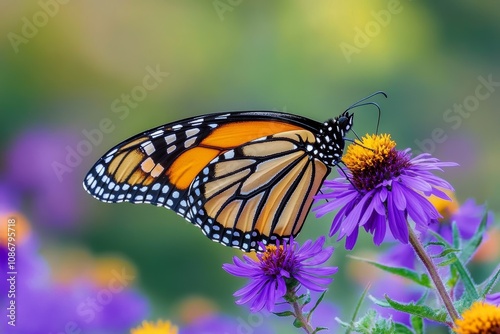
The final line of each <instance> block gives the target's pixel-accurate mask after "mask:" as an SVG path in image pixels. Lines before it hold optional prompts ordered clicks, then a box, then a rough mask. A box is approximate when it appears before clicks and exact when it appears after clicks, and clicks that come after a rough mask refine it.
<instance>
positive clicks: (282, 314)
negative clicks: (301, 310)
mask: <svg viewBox="0 0 500 334" xmlns="http://www.w3.org/2000/svg"><path fill="white" fill-rule="evenodd" d="M273 313H274V314H275V315H277V316H278V317H289V316H292V315H293V316H295V313H293V312H292V311H283V312H273Z"/></svg>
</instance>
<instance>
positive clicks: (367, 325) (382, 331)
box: [340, 309, 413, 334]
mask: <svg viewBox="0 0 500 334" xmlns="http://www.w3.org/2000/svg"><path fill="white" fill-rule="evenodd" d="M340 323H341V324H342V326H344V327H349V328H351V329H352V330H353V331H355V332H356V333H362V334H413V332H412V331H411V330H410V329H409V328H408V327H406V326H405V325H403V324H399V323H396V322H394V321H393V320H392V319H390V318H389V319H386V318H383V317H382V316H380V315H379V314H378V313H377V312H375V310H373V309H371V310H368V312H366V314H365V315H364V316H363V317H362V318H361V319H359V320H358V321H356V322H355V323H353V324H346V323H342V322H340Z"/></svg>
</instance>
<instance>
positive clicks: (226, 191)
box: [183, 130, 330, 251]
mask: <svg viewBox="0 0 500 334" xmlns="http://www.w3.org/2000/svg"><path fill="white" fill-rule="evenodd" d="M314 141H315V137H314V135H313V134H312V133H311V132H310V131H308V130H291V131H286V132H281V133H277V134H273V135H269V136H265V137H261V138H258V139H255V140H253V141H250V142H248V143H245V144H242V145H240V146H238V147H237V148H235V149H232V150H229V151H227V152H225V153H224V154H221V155H219V156H217V157H216V158H215V159H213V160H212V161H211V162H210V163H209V164H208V165H207V166H206V168H204V169H203V170H202V171H201V172H200V174H199V175H198V176H197V177H196V178H195V179H194V181H193V184H192V186H191V188H190V190H189V192H188V193H187V194H186V200H185V201H184V203H183V204H185V205H186V210H187V212H186V213H185V217H186V218H187V219H188V220H190V221H192V222H193V223H194V224H196V225H198V226H199V227H200V228H201V229H202V231H203V233H205V234H206V235H207V236H208V237H209V238H210V239H212V240H214V241H218V242H221V243H222V244H224V245H227V246H232V247H237V248H241V249H242V250H244V251H249V250H252V249H258V248H259V246H258V242H263V243H265V244H266V243H275V241H276V239H283V238H288V237H290V236H292V235H294V236H295V235H297V234H298V233H299V231H300V229H301V228H302V225H303V223H304V220H305V218H306V215H307V213H308V211H309V209H310V206H311V204H312V199H313V196H314V195H316V193H317V192H318V190H319V187H320V186H321V184H322V182H323V180H324V178H325V177H326V175H327V174H328V172H329V171H330V168H329V167H327V166H326V165H325V164H323V163H322V162H321V161H319V160H317V159H315V158H313V157H312V156H311V155H310V153H309V152H308V151H307V149H308V147H311V145H312V144H313V143H314Z"/></svg>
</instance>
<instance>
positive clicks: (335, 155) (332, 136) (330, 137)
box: [315, 111, 354, 166]
mask: <svg viewBox="0 0 500 334" xmlns="http://www.w3.org/2000/svg"><path fill="white" fill-rule="evenodd" d="M353 118H354V115H353V114H350V113H349V112H348V111H344V112H343V113H342V114H341V115H340V116H338V117H335V118H333V119H329V120H328V121H326V122H324V123H323V124H322V126H321V128H320V129H319V133H318V135H317V136H316V144H317V154H316V155H317V157H318V158H319V159H320V160H321V161H323V162H324V163H325V164H326V165H328V166H335V165H337V164H338V163H339V162H340V159H341V158H342V154H343V153H344V145H345V140H344V137H345V135H346V134H347V132H349V130H350V129H351V128H352V124H353ZM315 153H316V152H315Z"/></svg>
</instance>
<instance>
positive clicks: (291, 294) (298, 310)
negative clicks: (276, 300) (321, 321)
mask: <svg viewBox="0 0 500 334" xmlns="http://www.w3.org/2000/svg"><path fill="white" fill-rule="evenodd" d="M295 293H296V291H295V289H294V288H291V289H290V288H289V289H288V291H287V293H286V295H285V300H286V301H287V302H288V303H289V304H290V305H292V307H293V313H294V315H295V318H296V319H297V320H298V321H299V322H300V324H301V325H302V328H303V329H304V331H305V332H306V333H307V334H313V333H314V328H313V327H312V326H311V324H309V321H308V320H307V318H306V317H305V316H304V314H303V313H302V307H303V306H302V305H300V304H299V302H298V299H299V298H298V297H297V295H296V294H295Z"/></svg>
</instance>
